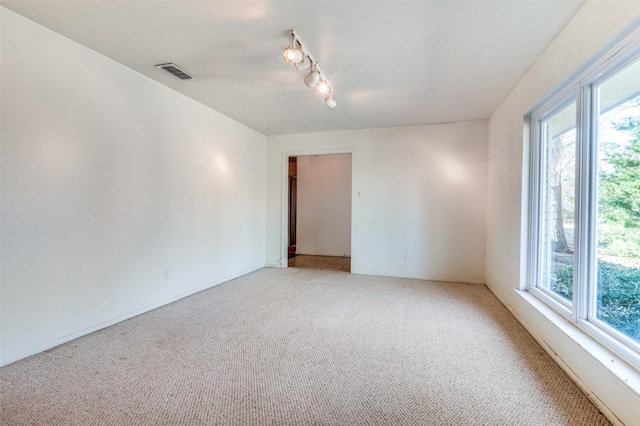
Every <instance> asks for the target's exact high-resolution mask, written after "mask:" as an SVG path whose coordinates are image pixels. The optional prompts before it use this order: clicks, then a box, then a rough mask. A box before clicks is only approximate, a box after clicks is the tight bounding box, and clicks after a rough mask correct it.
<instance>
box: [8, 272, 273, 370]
mask: <svg viewBox="0 0 640 426" xmlns="http://www.w3.org/2000/svg"><path fill="white" fill-rule="evenodd" d="M263 267H264V266H262V265H261V266H254V267H252V268H249V269H247V270H246V271H243V272H240V273H238V274H233V275H230V276H228V277H225V278H222V279H219V280H216V281H214V282H212V283H210V284H207V285H204V286H201V287H198V288H195V289H192V290H190V291H187V292H185V293H182V294H179V295H177V296H173V297H170V298H168V299H166V300H162V301H160V302H157V303H153V304H151V305H149V306H146V307H144V308H141V309H137V310H135V311H132V312H129V313H126V314H123V315H120V316H119V317H116V318H112V319H110V320H109V321H106V322H103V323H100V324H96V325H94V326H91V327H88V328H86V329H83V330H80V331H77V332H76V333H73V334H70V335H68V336H64V337H60V338H57V339H54V340H52V341H50V342H46V343H43V344H41V345H38V346H36V347H33V348H29V349H27V350H25V351H23V352H22V353H19V354H17V355H13V356H11V357H7V358H0V367H4V366H5V365H9V364H12V363H14V362H17V361H20V360H21V359H24V358H28V357H30V356H32V355H36V354H39V353H40V352H44V351H46V350H48V349H52V348H55V347H56V346H60V345H62V344H65V343H67V342H70V341H72V340H75V339H78V338H80V337H83V336H87V335H89V334H91V333H94V332H96V331H100V330H103V329H105V328H108V327H111V326H112V325H116V324H118V323H121V322H123V321H126V320H128V319H131V318H135V317H137V316H139V315H144V314H146V313H148V312H151V311H153V310H155V309H158V308H161V307H163V306H166V305H169V304H171V303H173V302H177V301H178V300H181V299H184V298H186V297H189V296H192V295H194V294H196V293H200V292H202V291H205V290H209V289H211V288H213V287H216V286H218V285H220V284H224V283H226V282H229V281H232V280H234V279H236V278H239V277H242V276H244V275H247V274H250V273H252V272H255V271H258V270H260V269H262V268H263Z"/></svg>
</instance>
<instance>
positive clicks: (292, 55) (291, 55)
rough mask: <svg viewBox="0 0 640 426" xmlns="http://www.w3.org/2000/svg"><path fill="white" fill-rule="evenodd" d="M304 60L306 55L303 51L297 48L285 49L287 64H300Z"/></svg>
mask: <svg viewBox="0 0 640 426" xmlns="http://www.w3.org/2000/svg"><path fill="white" fill-rule="evenodd" d="M303 59H304V54H303V53H302V49H299V48H295V47H287V48H286V49H284V60H285V62H288V63H291V62H293V63H294V64H298V63H300V62H302V60H303Z"/></svg>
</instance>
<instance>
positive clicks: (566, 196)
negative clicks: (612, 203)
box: [538, 102, 576, 302]
mask: <svg viewBox="0 0 640 426" xmlns="http://www.w3.org/2000/svg"><path fill="white" fill-rule="evenodd" d="M541 125H542V126H541V131H542V143H543V147H544V155H545V158H544V171H543V176H542V177H543V179H542V180H543V182H542V206H543V209H542V253H541V254H542V258H541V260H542V262H541V267H542V271H541V272H542V274H541V280H540V283H539V284H538V286H539V287H542V288H544V289H546V290H548V291H550V292H551V293H552V294H555V295H557V296H560V300H564V301H565V302H571V300H572V297H573V265H574V258H573V252H574V238H573V220H574V212H575V170H576V103H575V102H573V103H571V104H570V105H569V106H568V107H566V108H564V109H563V110H562V111H559V112H557V113H555V114H554V115H552V116H551V117H549V118H548V119H545V120H543V121H542V122H541Z"/></svg>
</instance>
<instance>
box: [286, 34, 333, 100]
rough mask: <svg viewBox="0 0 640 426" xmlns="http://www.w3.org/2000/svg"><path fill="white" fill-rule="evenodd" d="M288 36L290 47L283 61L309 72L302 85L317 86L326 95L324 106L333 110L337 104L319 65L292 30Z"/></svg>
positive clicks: (299, 69)
mask: <svg viewBox="0 0 640 426" xmlns="http://www.w3.org/2000/svg"><path fill="white" fill-rule="evenodd" d="M289 34H290V35H291V47H287V48H286V49H284V53H283V57H284V61H285V62H286V63H289V64H290V63H293V64H294V65H295V66H296V70H298V71H304V70H310V71H309V73H308V74H307V75H306V76H305V77H304V83H305V84H306V85H307V86H309V87H316V86H318V89H319V90H320V92H321V93H322V94H328V96H326V97H325V98H324V104H325V105H326V106H328V107H329V108H331V109H334V108H335V107H336V104H337V102H336V101H335V99H333V88H332V87H331V85H330V84H329V82H328V81H327V79H326V78H325V77H324V75H323V74H322V70H321V69H320V64H319V63H318V62H316V60H315V59H313V58H312V57H311V54H310V53H309V51H308V50H307V49H306V48H305V47H304V45H303V44H302V41H300V38H299V37H298V35H297V34H296V32H295V31H294V30H291V31H289ZM318 83H319V84H318Z"/></svg>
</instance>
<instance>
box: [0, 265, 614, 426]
mask: <svg viewBox="0 0 640 426" xmlns="http://www.w3.org/2000/svg"><path fill="white" fill-rule="evenodd" d="M0 384H1V394H0V398H1V399H0V409H1V422H0V423H2V424H3V425H214V424H217V425H544V426H548V425H606V424H609V423H608V422H607V420H606V419H605V417H604V416H603V415H602V414H600V413H599V412H598V410H597V409H596V407H595V406H594V405H593V404H592V403H591V402H590V401H589V400H588V399H587V398H586V397H585V395H584V394H583V393H582V392H581V391H580V390H579V389H578V388H577V387H576V385H575V384H574V383H573V382H572V381H571V380H570V379H569V378H568V377H567V376H566V375H565V374H564V373H563V372H562V371H561V370H560V368H559V367H558V366H557V365H556V364H555V363H554V362H553V361H552V360H551V359H550V357H549V356H548V355H547V354H546V353H545V352H544V351H543V350H542V348H541V347H540V346H539V345H538V344H537V343H536V342H535V341H534V340H533V339H532V338H531V336H530V335H528V334H527V332H526V331H525V330H524V329H523V328H522V326H520V325H519V324H518V323H517V322H516V320H515V319H514V318H513V317H512V316H511V315H510V313H509V312H508V311H507V310H506V309H505V308H504V307H503V306H502V305H501V304H500V303H499V302H498V300H496V298H495V297H494V296H493V295H492V294H491V293H490V292H489V291H488V290H487V289H486V287H484V286H482V285H469V284H452V283H434V282H427V281H420V280H408V279H395V278H383V277H370V276H358V275H351V274H347V273H343V272H331V271H318V270H309V269H299V268H288V269H284V270H281V269H262V270H260V271H257V272H255V273H252V274H249V275H247V276H244V277H241V278H239V279H236V280H233V281H230V282H228V283H225V284H222V285H219V286H217V287H214V288H212V289H209V290H206V291H203V292H200V293H198V294H196V295H193V296H191V297H189V298H186V299H183V300H181V301H178V302H176V303H173V304H171V305H168V306H165V307H163V308H159V309H156V310H154V311H152V312H149V313H147V314H144V315H141V316H138V317H136V318H133V319H130V320H128V321H125V322H122V323H120V324H117V325H114V326H112V327H109V328H107V329H104V330H101V331H99V332H96V333H93V334H90V335H88V336H85V337H82V338H80V339H76V340H74V341H72V342H69V343H67V344H64V345H61V346H59V347H57V348H54V349H51V350H49V351H46V352H44V353H41V354H38V355H35V356H33V357H30V358H27V359H24V360H22V361H19V362H16V363H14V364H11V365H9V366H6V367H3V368H2V369H0Z"/></svg>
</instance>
